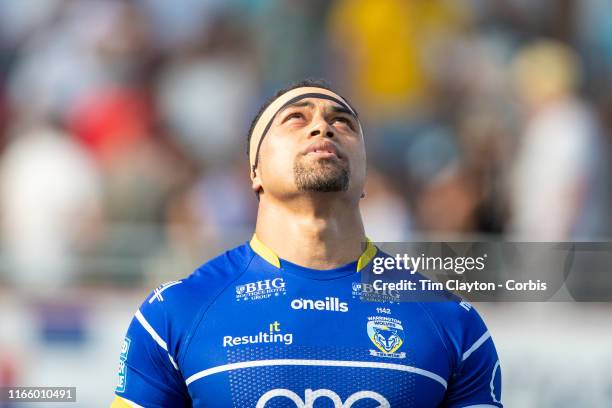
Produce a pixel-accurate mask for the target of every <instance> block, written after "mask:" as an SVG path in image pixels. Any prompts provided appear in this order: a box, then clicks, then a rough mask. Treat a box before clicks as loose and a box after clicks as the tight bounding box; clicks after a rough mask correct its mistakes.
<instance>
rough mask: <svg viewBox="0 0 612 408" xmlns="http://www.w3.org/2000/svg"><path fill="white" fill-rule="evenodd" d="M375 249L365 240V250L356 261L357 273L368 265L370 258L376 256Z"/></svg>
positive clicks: (368, 240)
mask: <svg viewBox="0 0 612 408" xmlns="http://www.w3.org/2000/svg"><path fill="white" fill-rule="evenodd" d="M376 252H377V249H376V246H375V245H374V244H373V243H372V241H370V239H369V238H366V249H365V251H363V254H361V256H360V257H359V260H358V261H357V272H359V271H360V270H362V269H363V268H365V267H366V265H367V264H369V263H370V261H371V260H372V258H374V256H375V255H376Z"/></svg>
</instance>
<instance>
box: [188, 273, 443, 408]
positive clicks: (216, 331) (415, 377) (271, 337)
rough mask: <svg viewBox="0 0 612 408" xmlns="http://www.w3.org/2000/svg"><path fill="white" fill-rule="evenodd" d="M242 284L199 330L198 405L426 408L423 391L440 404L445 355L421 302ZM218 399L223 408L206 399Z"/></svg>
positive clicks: (343, 287) (342, 288)
mask: <svg viewBox="0 0 612 408" xmlns="http://www.w3.org/2000/svg"><path fill="white" fill-rule="evenodd" d="M234 286H235V287H234V288H232V289H233V290H228V291H226V292H225V293H224V295H223V296H221V297H220V298H219V299H218V300H217V301H216V302H215V303H214V304H213V305H211V307H210V308H209V310H208V311H207V313H206V315H205V317H204V319H203V321H202V322H201V324H200V325H199V327H198V329H197V330H196V332H194V333H193V339H192V340H191V343H192V344H191V345H190V347H189V352H188V355H187V356H186V358H185V368H184V370H185V374H186V375H187V377H189V378H188V379H187V380H188V383H189V389H190V392H191V393H192V396H193V397H194V403H196V402H197V401H200V403H201V405H200V406H231V405H223V404H230V403H231V404H233V405H234V406H240V407H243V406H244V407H247V406H253V407H255V406H257V407H260V406H261V407H275V406H278V407H294V406H296V407H316V408H318V407H326V406H329V407H344V406H350V405H343V404H345V403H346V401H347V400H349V401H353V400H354V401H355V404H354V405H353V407H354V408H358V407H369V406H385V404H384V402H385V401H387V402H388V403H390V404H391V402H395V404H392V405H391V406H394V407H395V406H407V407H409V406H415V407H416V406H428V405H416V402H415V401H416V400H414V396H415V395H417V394H419V393H422V392H424V391H426V392H428V393H429V394H427V395H431V400H432V401H431V402H432V404H434V405H435V402H436V401H439V400H440V398H441V397H442V395H443V393H444V390H445V386H446V377H447V374H448V360H447V356H446V354H445V350H444V348H443V346H442V345H441V343H440V342H439V338H438V337H437V334H436V333H435V331H434V330H433V328H432V326H431V323H430V321H428V318H427V317H426V316H425V315H424V314H423V313H422V311H421V310H420V308H419V307H418V305H416V304H413V305H410V304H405V303H402V304H399V303H396V302H394V301H393V300H394V299H393V296H392V294H386V295H381V297H380V298H378V299H376V298H373V297H371V296H370V297H368V299H370V300H378V301H363V300H362V299H363V291H364V288H363V287H362V285H360V284H358V283H353V282H350V281H347V282H336V283H335V284H334V285H331V284H330V285H325V284H322V285H308V286H307V285H300V284H298V283H296V282H292V281H291V280H286V279H277V280H269V281H266V280H260V281H253V282H250V281H248V282H237V283H236V285H234ZM365 290H366V291H367V290H368V289H367V288H365ZM308 390H310V391H308ZM317 390H319V392H318V393H317ZM210 392H215V395H216V397H215V398H217V399H218V400H219V401H222V402H220V403H219V405H214V404H213V403H211V400H210V398H209V397H208V398H209V399H206V398H207V397H206V396H207V395H208V396H210V395H211V394H210ZM307 394H308V395H307ZM351 398H353V399H351ZM413 400H414V401H413ZM262 401H263V402H262ZM289 401H293V402H292V404H293V405H290V404H289ZM300 401H301V402H300ZM307 401H311V402H312V403H313V404H314V405H309V403H308V402H307ZM410 401H412V402H410ZM419 401H421V402H422V401H423V399H421V400H419ZM315 402H316V403H315ZM421 402H420V403H421ZM258 403H260V404H259V405H258ZM236 404H237V405H236ZM262 404H263V405H262ZM288 404H289V405H288ZM376 404H378V405H376ZM434 405H431V406H434Z"/></svg>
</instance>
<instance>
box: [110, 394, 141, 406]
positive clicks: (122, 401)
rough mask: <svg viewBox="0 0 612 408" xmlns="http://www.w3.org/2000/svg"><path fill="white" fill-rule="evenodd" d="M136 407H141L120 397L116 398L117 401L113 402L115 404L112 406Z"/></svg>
mask: <svg viewBox="0 0 612 408" xmlns="http://www.w3.org/2000/svg"><path fill="white" fill-rule="evenodd" d="M134 407H140V405H138V404H136V403H134V402H132V401H130V400H127V399H125V398H121V397H119V396H115V399H114V400H113V403H112V404H111V406H110V408H134Z"/></svg>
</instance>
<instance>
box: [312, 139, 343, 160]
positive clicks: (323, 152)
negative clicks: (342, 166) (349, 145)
mask: <svg viewBox="0 0 612 408" xmlns="http://www.w3.org/2000/svg"><path fill="white" fill-rule="evenodd" d="M303 153H304V155H315V156H317V157H321V158H331V157H336V158H342V155H341V154H340V153H339V152H338V149H337V148H336V146H335V145H334V144H333V143H332V142H328V141H319V142H314V143H312V144H311V145H310V146H308V147H307V148H306V149H305V150H304V152H303Z"/></svg>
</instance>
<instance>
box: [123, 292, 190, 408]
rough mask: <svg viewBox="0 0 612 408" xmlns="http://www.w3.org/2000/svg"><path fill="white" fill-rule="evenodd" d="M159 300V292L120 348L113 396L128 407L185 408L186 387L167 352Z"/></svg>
mask: <svg viewBox="0 0 612 408" xmlns="http://www.w3.org/2000/svg"><path fill="white" fill-rule="evenodd" d="M159 297H160V291H159V288H158V289H156V290H155V291H154V292H153V293H152V294H151V295H150V296H149V297H148V298H147V300H145V301H144V302H143V304H142V305H141V306H140V308H139V309H138V310H137V311H136V313H135V314H134V317H133V319H132V322H131V323H130V326H129V328H128V330H127V334H126V336H125V338H124V340H123V344H122V346H121V352H120V355H119V370H118V381H117V387H116V388H115V394H116V395H117V396H118V397H120V399H121V402H122V403H125V402H127V403H128V404H129V405H130V406H145V407H147V408H149V407H152V408H157V407H159V408H162V407H188V406H191V404H190V402H189V401H190V399H189V395H188V392H187V387H186V385H185V382H184V380H183V378H182V375H181V373H180V370H179V367H178V365H177V364H176V362H175V357H173V355H172V350H170V352H169V347H168V343H167V342H168V334H169V333H168V332H169V327H170V324H169V322H168V320H167V317H166V316H167V313H166V310H164V306H165V305H164V304H163V303H162V302H160V301H158V300H157V299H159ZM114 404H116V402H115V403H114Z"/></svg>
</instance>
